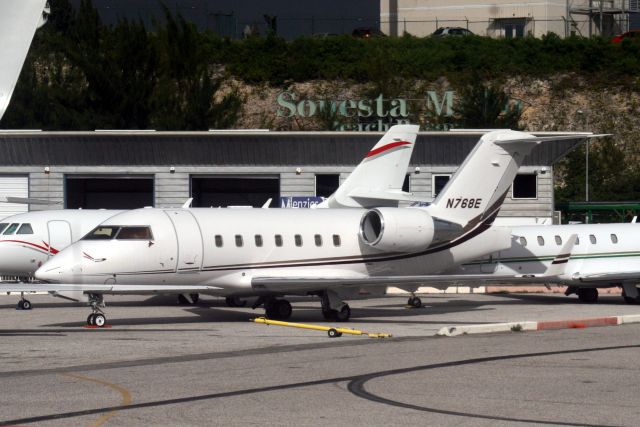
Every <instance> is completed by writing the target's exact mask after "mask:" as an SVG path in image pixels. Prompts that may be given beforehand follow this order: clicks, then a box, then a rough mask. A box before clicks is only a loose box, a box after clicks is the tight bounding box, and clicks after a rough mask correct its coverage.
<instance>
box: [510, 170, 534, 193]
mask: <svg viewBox="0 0 640 427" xmlns="http://www.w3.org/2000/svg"><path fill="white" fill-rule="evenodd" d="M511 188H512V190H513V196H512V198H513V199H537V198H538V177H537V175H535V174H531V173H527V174H524V173H523V174H518V175H516V178H515V179H514V180H513V186H512V187H511Z"/></svg>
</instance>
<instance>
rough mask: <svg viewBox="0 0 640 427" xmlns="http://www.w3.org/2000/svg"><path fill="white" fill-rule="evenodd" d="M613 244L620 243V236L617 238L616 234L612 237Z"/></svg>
mask: <svg viewBox="0 0 640 427" xmlns="http://www.w3.org/2000/svg"><path fill="white" fill-rule="evenodd" d="M611 243H618V236H616V235H615V234H612V235H611Z"/></svg>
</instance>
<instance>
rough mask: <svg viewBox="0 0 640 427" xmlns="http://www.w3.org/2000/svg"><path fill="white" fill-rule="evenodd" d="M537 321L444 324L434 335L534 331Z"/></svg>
mask: <svg viewBox="0 0 640 427" xmlns="http://www.w3.org/2000/svg"><path fill="white" fill-rule="evenodd" d="M537 327H538V322H508V323H489V324H486V325H464V326H445V327H444V328H441V329H440V330H439V331H438V332H437V334H436V335H440V336H446V337H456V336H458V335H465V334H488V333H492V332H509V331H514V332H519V331H535V330H536V329H537Z"/></svg>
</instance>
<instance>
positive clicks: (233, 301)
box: [224, 297, 247, 307]
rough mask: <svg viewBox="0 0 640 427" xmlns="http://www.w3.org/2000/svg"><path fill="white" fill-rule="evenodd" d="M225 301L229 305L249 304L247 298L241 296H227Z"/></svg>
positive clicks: (242, 305) (241, 305) (240, 305)
mask: <svg viewBox="0 0 640 427" xmlns="http://www.w3.org/2000/svg"><path fill="white" fill-rule="evenodd" d="M224 301H225V303H227V306H228V307H244V306H246V305H247V300H246V299H241V298H239V297H226V298H225V299H224Z"/></svg>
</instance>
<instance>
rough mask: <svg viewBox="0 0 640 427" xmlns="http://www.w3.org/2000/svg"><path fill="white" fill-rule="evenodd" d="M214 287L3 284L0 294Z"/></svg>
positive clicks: (156, 291) (176, 291)
mask: <svg viewBox="0 0 640 427" xmlns="http://www.w3.org/2000/svg"><path fill="white" fill-rule="evenodd" d="M219 289H221V288H218V287H216V286H209V285H200V286H191V285H190V286H157V285H119V284H113V285H111V284H109V285H73V284H50V283H33V284H29V283H13V284H11V283H4V284H0V293H4V292H6V293H9V292H49V293H56V292H84V293H98V294H127V293H129V294H183V293H196V292H206V291H215V290H219Z"/></svg>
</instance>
